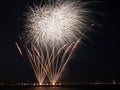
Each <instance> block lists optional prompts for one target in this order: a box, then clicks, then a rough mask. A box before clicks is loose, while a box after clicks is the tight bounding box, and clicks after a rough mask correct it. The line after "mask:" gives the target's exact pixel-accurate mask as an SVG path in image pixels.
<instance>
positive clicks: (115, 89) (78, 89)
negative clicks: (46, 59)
mask: <svg viewBox="0 0 120 90" xmlns="http://www.w3.org/2000/svg"><path fill="white" fill-rule="evenodd" d="M0 90H120V85H109V86H102V85H101V86H67V87H0Z"/></svg>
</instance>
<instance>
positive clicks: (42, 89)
mask: <svg viewBox="0 0 120 90" xmlns="http://www.w3.org/2000/svg"><path fill="white" fill-rule="evenodd" d="M29 90H80V89H78V88H68V87H34V88H32V89H29Z"/></svg>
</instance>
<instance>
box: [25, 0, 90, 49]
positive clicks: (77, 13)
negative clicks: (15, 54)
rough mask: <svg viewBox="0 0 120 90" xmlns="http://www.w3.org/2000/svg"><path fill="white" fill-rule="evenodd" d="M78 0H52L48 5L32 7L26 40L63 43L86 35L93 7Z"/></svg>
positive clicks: (26, 25)
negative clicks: (90, 7)
mask: <svg viewBox="0 0 120 90" xmlns="http://www.w3.org/2000/svg"><path fill="white" fill-rule="evenodd" d="M87 4H88V3H83V2H82V1H78V0H49V1H48V3H46V4H45V5H37V6H36V5H35V6H34V7H29V10H28V12H27V14H26V19H25V21H26V23H25V29H26V30H25V36H26V38H25V40H26V41H27V42H28V43H32V44H33V43H34V44H37V45H38V46H45V45H47V46H49V47H53V45H54V46H55V47H60V46H63V45H64V44H66V43H71V42H73V41H76V40H78V39H80V38H81V37H83V36H84V32H85V31H86V30H87V28H88V22H89V21H90V18H89V17H87V16H86V15H90V13H91V11H90V10H88V9H87V8H86V7H85V6H86V5H87Z"/></svg>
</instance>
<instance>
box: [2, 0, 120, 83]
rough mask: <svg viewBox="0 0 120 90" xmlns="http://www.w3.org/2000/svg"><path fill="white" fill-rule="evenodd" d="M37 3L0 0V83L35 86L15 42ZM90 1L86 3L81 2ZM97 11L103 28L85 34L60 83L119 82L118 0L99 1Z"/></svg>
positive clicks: (32, 76)
mask: <svg viewBox="0 0 120 90" xmlns="http://www.w3.org/2000/svg"><path fill="white" fill-rule="evenodd" d="M34 1H36V0H0V82H34V81H35V82H36V79H35V76H34V73H33V71H32V68H31V65H30V63H29V60H28V58H27V57H21V56H20V54H19V52H18V50H17V48H16V46H15V42H16V41H18V35H19V34H20V33H21V32H22V31H23V27H22V24H21V18H22V17H23V13H24V12H25V11H26V10H27V6H28V5H32V3H33V2H34ZM83 1H89V0H83ZM100 1H102V3H101V4H100V5H98V6H97V7H96V10H99V11H100V12H101V13H103V14H104V17H98V19H97V20H98V22H99V23H100V24H102V25H103V28H95V29H96V30H95V32H90V33H87V34H88V37H87V38H86V39H83V40H82V42H83V44H82V45H80V46H79V47H78V48H77V50H76V55H75V57H74V58H73V59H72V60H71V61H70V63H69V64H68V66H67V68H66V69H65V71H64V73H63V74H62V78H61V81H63V82H89V81H97V80H100V81H112V80H113V79H114V78H115V79H116V80H117V81H120V59H118V57H119V54H118V49H119V47H118V46H119V45H118V44H119V32H120V31H118V30H119V29H120V28H119V27H120V26H119V19H118V18H119V16H120V15H119V8H118V2H117V0H115V1H114V0H100Z"/></svg>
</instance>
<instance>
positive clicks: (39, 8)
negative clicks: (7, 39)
mask: <svg viewBox="0 0 120 90" xmlns="http://www.w3.org/2000/svg"><path fill="white" fill-rule="evenodd" d="M88 4H89V2H82V1H79V0H48V1H46V3H42V4H40V5H34V6H33V7H29V9H28V11H27V12H26V14H25V31H24V33H23V36H22V39H21V40H22V41H24V47H25V50H26V53H27V55H28V57H29V60H30V63H31V65H32V68H33V70H34V72H35V75H36V78H37V80H38V82H39V84H40V85H41V84H42V83H43V81H44V79H45V77H46V76H47V77H48V78H49V80H50V82H51V83H52V84H53V85H54V84H55V83H56V82H57V80H58V79H59V78H60V76H61V73H62V72H63V71H64V69H65V67H66V65H67V63H68V62H69V61H70V59H71V58H72V56H73V53H74V50H75V48H76V47H77V45H78V44H79V42H80V39H81V38H83V36H84V33H85V32H86V31H87V30H88V28H90V27H89V25H90V24H89V22H91V21H93V20H91V19H90V17H88V16H90V15H91V10H89V9H88V8H86V6H87V5H88ZM16 46H17V48H18V50H19V52H20V54H22V53H21V50H20V47H18V44H17V43H16Z"/></svg>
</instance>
